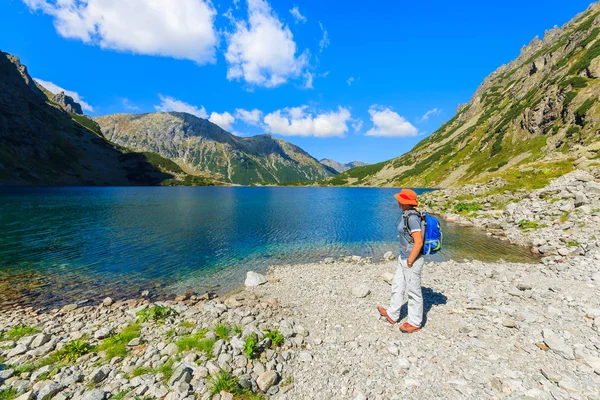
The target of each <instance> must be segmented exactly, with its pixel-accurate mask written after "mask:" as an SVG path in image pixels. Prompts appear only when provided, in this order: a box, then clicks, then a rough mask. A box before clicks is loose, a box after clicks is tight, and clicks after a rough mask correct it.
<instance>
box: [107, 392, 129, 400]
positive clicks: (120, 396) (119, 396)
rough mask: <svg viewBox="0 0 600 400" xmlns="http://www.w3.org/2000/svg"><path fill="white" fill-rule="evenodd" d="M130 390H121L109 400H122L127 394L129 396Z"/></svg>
mask: <svg viewBox="0 0 600 400" xmlns="http://www.w3.org/2000/svg"><path fill="white" fill-rule="evenodd" d="M129 392H130V390H122V391H120V392H119V393H117V394H116V395H114V396H113V397H111V398H110V400H123V399H124V398H125V396H127V394H129Z"/></svg>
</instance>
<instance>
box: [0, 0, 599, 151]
mask: <svg viewBox="0 0 600 400" xmlns="http://www.w3.org/2000/svg"><path fill="white" fill-rule="evenodd" d="M589 3H590V1H589V0H587V1H581V0H569V1H568V2H567V1H564V0H530V1H522V0H521V1H514V0H505V1H503V2H502V4H500V3H498V2H482V1H458V2H448V1H437V0H433V1H428V2H416V1H411V2H408V1H398V0H395V1H386V0H381V1H377V2H371V3H364V2H358V1H354V0H346V1H327V2H324V1H317V0H295V1H287V0H278V1H277V2H275V1H271V2H268V1H266V0H237V1H232V0H223V1H219V0H213V2H212V3H211V2H210V1H208V0H163V1H159V0H153V1H150V0H127V1H114V0H86V1H85V2H84V1H82V0H4V1H2V2H1V3H0V49H1V50H2V51H5V52H8V53H12V54H15V55H17V56H19V57H20V58H21V60H22V62H23V63H25V64H26V65H27V66H28V68H29V72H30V73H31V75H32V76H33V77H34V78H37V79H40V80H42V81H44V83H45V85H47V86H49V87H48V88H49V89H50V87H52V88H53V89H54V90H58V89H56V87H59V88H64V89H66V90H68V91H71V92H75V93H76V95H77V96H79V98H80V99H83V101H84V103H85V105H86V107H85V108H86V113H87V114H89V115H92V116H98V115H106V114H112V113H118V112H130V113H131V112H133V113H141V112H153V111H156V110H176V111H189V112H193V113H195V114H196V115H198V116H201V117H205V118H210V120H211V121H213V122H215V123H217V124H219V125H221V126H222V127H223V128H225V129H227V130H229V131H231V132H233V133H235V134H238V135H241V136H251V135H255V134H260V133H271V134H273V136H276V137H281V138H283V139H285V140H288V141H290V142H292V143H294V144H296V145H299V146H300V147H302V148H304V149H305V150H306V151H308V152H309V153H310V154H312V155H313V156H315V157H316V158H319V159H320V158H333V159H336V160H338V161H341V162H349V161H352V160H361V161H365V162H369V163H374V162H379V161H383V160H387V159H390V158H393V157H396V156H398V155H400V154H402V153H404V152H406V151H408V150H410V148H412V147H413V146H414V145H415V144H416V143H417V142H418V141H420V140H421V139H423V138H424V137H425V136H426V135H428V134H431V133H432V132H434V131H435V130H436V129H437V128H438V127H439V126H440V125H441V124H442V123H443V122H444V121H446V120H448V119H450V118H451V117H452V116H453V115H454V112H455V110H456V107H457V105H458V104H459V103H466V102H467V101H469V99H470V97H471V95H472V94H473V92H474V91H475V89H476V88H477V86H478V85H479V84H480V83H481V81H482V80H483V78H485V77H486V76H487V75H488V74H489V73H491V72H492V71H493V70H495V69H496V68H497V67H499V66H500V65H502V64H503V63H506V62H509V61H510V60H512V59H514V58H515V57H517V56H518V54H519V51H520V49H521V47H522V46H523V45H525V44H527V43H529V41H530V40H531V39H532V38H533V37H534V36H536V35H540V36H542V35H543V32H544V30H546V29H550V28H552V27H553V26H554V25H559V26H560V25H562V24H564V23H566V22H568V21H569V20H570V19H571V18H572V17H573V16H574V15H575V14H577V13H579V12H582V11H584V10H585V9H586V7H587V6H588V5H589Z"/></svg>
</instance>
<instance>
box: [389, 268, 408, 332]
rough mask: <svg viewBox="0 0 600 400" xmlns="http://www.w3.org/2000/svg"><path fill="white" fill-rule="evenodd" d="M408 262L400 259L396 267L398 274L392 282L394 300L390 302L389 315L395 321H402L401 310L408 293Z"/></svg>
mask: <svg viewBox="0 0 600 400" xmlns="http://www.w3.org/2000/svg"><path fill="white" fill-rule="evenodd" d="M406 268H407V267H406V260H402V259H401V258H400V257H398V267H396V273H395V274H394V279H393V280H392V298H391V300H390V306H389V307H388V309H387V310H386V311H387V314H388V315H389V317H390V318H391V319H393V320H394V321H398V320H399V319H400V309H401V308H402V305H403V304H404V294H405V292H406V275H405V270H406Z"/></svg>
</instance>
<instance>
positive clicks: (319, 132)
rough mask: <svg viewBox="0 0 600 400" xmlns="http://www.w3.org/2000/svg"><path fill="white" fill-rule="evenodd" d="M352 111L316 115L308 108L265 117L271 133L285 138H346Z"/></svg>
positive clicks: (342, 109) (294, 109)
mask: <svg viewBox="0 0 600 400" xmlns="http://www.w3.org/2000/svg"><path fill="white" fill-rule="evenodd" d="M350 119H351V115H350V111H349V110H348V109H346V108H343V107H338V110H337V111H328V112H322V113H315V112H311V111H309V110H308V107H307V106H302V107H291V108H284V109H282V110H277V111H274V112H272V113H270V114H267V115H265V118H264V123H265V125H266V127H267V129H268V130H269V132H271V133H275V134H279V135H284V136H315V137H322V138H323V137H332V136H339V137H344V134H345V133H346V132H347V131H348V122H349V121H350Z"/></svg>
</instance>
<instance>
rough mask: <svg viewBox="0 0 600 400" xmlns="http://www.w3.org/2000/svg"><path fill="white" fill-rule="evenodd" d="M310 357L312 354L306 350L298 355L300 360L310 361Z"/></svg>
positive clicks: (311, 357)
mask: <svg viewBox="0 0 600 400" xmlns="http://www.w3.org/2000/svg"><path fill="white" fill-rule="evenodd" d="M312 359H313V356H312V354H310V353H309V352H308V351H302V352H300V354H299V355H298V360H300V361H301V362H311V361H312Z"/></svg>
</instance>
